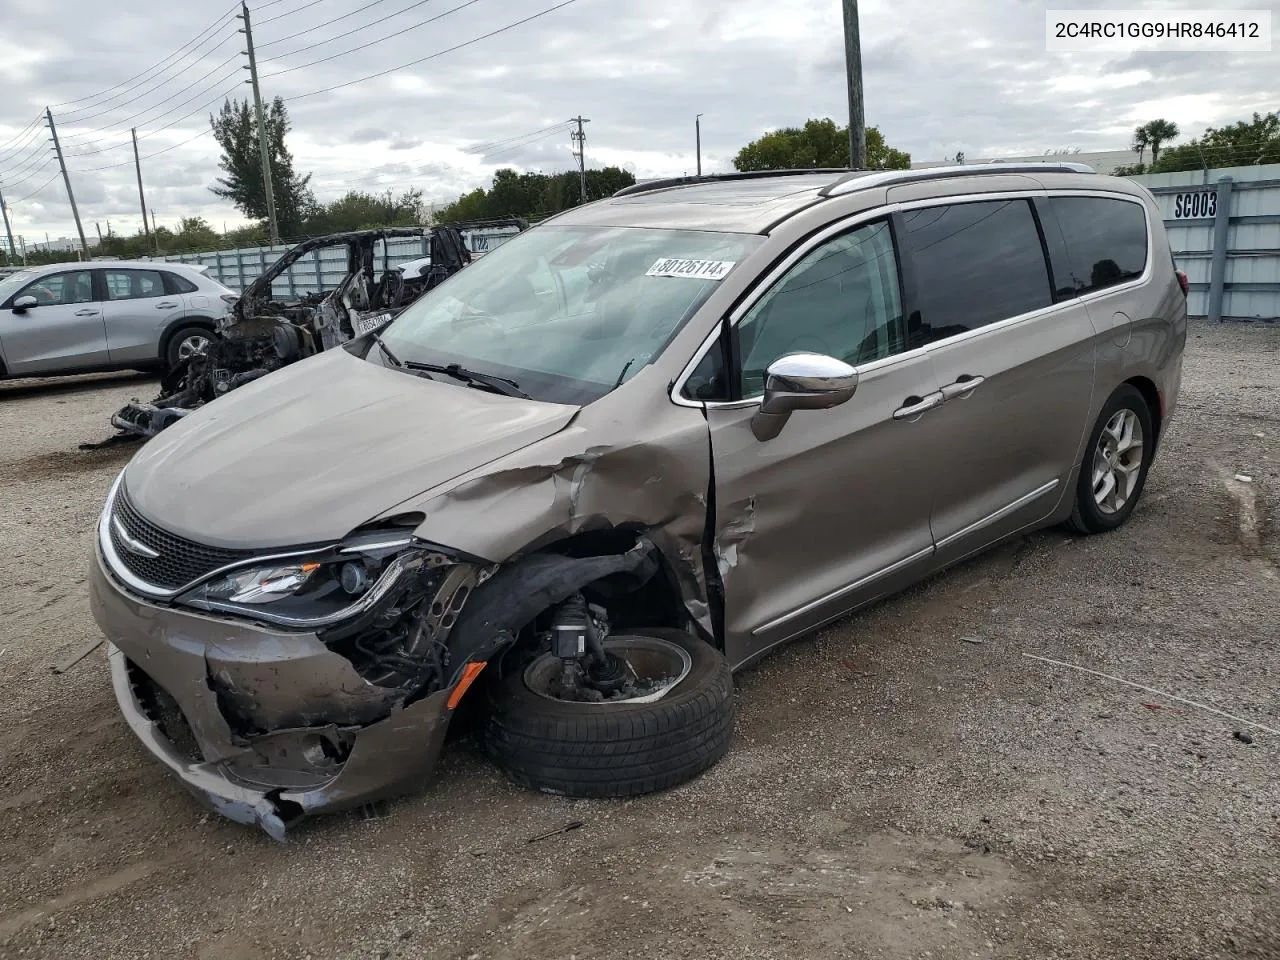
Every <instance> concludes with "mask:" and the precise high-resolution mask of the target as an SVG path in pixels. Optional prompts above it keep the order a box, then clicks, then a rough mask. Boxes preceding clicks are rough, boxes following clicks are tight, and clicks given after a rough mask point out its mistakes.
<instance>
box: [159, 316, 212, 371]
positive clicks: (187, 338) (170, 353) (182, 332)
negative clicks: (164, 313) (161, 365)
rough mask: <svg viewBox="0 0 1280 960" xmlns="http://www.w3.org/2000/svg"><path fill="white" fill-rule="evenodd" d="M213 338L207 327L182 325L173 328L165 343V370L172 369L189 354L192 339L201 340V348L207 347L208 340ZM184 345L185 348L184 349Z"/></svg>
mask: <svg viewBox="0 0 1280 960" xmlns="http://www.w3.org/2000/svg"><path fill="white" fill-rule="evenodd" d="M212 339H213V331H211V330H210V329H209V328H208V327H199V326H191V327H182V328H180V329H178V330H175V331H174V332H173V334H172V336H170V337H169V342H168V343H167V344H166V345H165V350H164V360H165V370H166V371H168V370H172V369H173V368H174V367H176V366H177V365H178V361H180V360H182V359H183V358H184V357H186V356H188V355H189V352H190V349H191V347H192V346H193V345H194V344H193V341H196V340H203V341H204V344H203V346H202V349H204V348H208V346H209V341H210V340H212ZM184 345H186V349H185V350H184Z"/></svg>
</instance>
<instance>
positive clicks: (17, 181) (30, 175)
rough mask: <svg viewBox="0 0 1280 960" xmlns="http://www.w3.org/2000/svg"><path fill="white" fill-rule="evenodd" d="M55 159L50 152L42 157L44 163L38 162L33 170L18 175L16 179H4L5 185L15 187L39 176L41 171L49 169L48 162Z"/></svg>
mask: <svg viewBox="0 0 1280 960" xmlns="http://www.w3.org/2000/svg"><path fill="white" fill-rule="evenodd" d="M55 159H56V158H55V157H54V155H53V154H52V153H50V154H49V156H47V157H45V158H44V163H42V164H40V166H38V167H36V168H35V169H34V170H32V171H31V172H30V173H28V174H27V175H26V176H25V177H20V178H18V179H6V180H5V186H7V187H16V186H17V185H18V184H20V183H26V182H27V181H28V180H31V179H33V178H34V177H38V176H40V174H41V173H42V172H44V171H45V170H48V169H49V164H51V163H53V162H54V160H55Z"/></svg>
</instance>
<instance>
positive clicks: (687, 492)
mask: <svg viewBox="0 0 1280 960" xmlns="http://www.w3.org/2000/svg"><path fill="white" fill-rule="evenodd" d="M645 375H646V372H642V373H641V374H639V375H638V376H645ZM616 396H617V394H610V395H609V396H606V397H605V398H603V399H601V400H599V401H597V402H596V403H594V404H592V405H590V406H589V407H586V408H583V409H582V410H581V411H579V413H578V417H577V418H576V420H575V421H574V423H572V424H570V425H569V426H568V427H566V428H565V429H563V430H561V431H560V432H559V433H557V434H555V435H553V436H550V437H548V438H546V439H545V440H542V441H540V442H538V443H534V444H531V445H530V446H528V447H526V448H524V449H523V450H520V451H518V452H516V453H514V454H511V455H509V456H507V457H504V458H503V459H501V460H499V461H496V462H494V463H491V464H489V465H487V466H485V467H483V468H480V469H478V470H476V471H473V472H472V473H470V474H467V475H464V476H463V477H461V478H459V480H458V481H457V482H455V483H453V484H451V485H450V486H449V487H448V489H446V490H444V491H443V492H435V491H428V492H427V493H426V494H424V495H423V496H422V497H419V498H413V499H412V500H410V501H407V502H406V503H404V504H399V505H397V506H396V508H395V509H396V510H402V509H419V510H421V511H422V512H423V514H424V515H425V516H426V520H425V521H424V522H423V523H422V524H421V525H420V526H419V527H418V529H417V531H416V532H417V534H418V535H419V536H420V537H423V538H424V539H427V540H431V541H433V542H436V543H448V544H450V545H451V546H453V547H456V548H457V549H459V550H461V551H464V552H466V553H468V554H471V555H474V556H478V557H484V558H486V559H488V560H491V561H495V562H502V563H506V562H509V561H511V560H512V559H515V558H518V557H520V556H526V555H529V554H531V553H535V552H537V551H539V550H543V549H546V548H548V547H552V546H553V545H554V544H555V543H557V542H559V541H562V540H566V539H567V538H570V537H573V536H576V535H580V534H583V533H587V532H592V531H607V530H627V529H629V530H634V531H643V533H644V536H645V537H647V538H648V539H649V540H650V541H651V542H652V543H653V544H654V545H655V546H656V547H657V549H658V550H659V551H660V552H661V557H662V559H663V561H664V563H665V566H666V567H667V568H668V569H669V570H670V571H671V573H672V576H673V579H674V580H675V582H676V584H677V585H678V587H679V589H680V592H681V599H682V601H683V604H684V607H685V609H686V612H687V613H688V615H689V616H690V617H691V618H692V619H693V620H694V621H695V622H696V623H697V624H698V625H699V627H700V629H701V630H702V631H703V632H704V633H705V635H706V636H708V637H713V636H715V629H714V626H713V624H712V622H711V621H712V618H711V615H710V610H709V606H708V600H707V578H706V575H705V570H704V564H703V562H702V543H703V537H704V532H705V529H706V521H707V491H708V484H709V482H710V464H709V460H708V456H707V449H708V440H707V426H706V421H705V419H704V418H703V417H702V416H701V414H700V413H699V412H698V411H696V410H691V409H688V408H684V407H677V406H675V405H673V404H667V405H666V406H665V407H659V408H657V409H655V411H654V414H653V417H652V418H651V419H650V420H649V421H648V422H647V425H648V429H647V430H646V431H645V434H644V435H643V436H642V437H641V438H640V439H638V440H637V441H635V442H633V443H629V444H626V445H616V446H606V445H590V446H588V445H586V444H584V443H583V442H582V441H583V439H584V438H585V437H587V436H601V435H605V434H607V432H608V431H607V429H605V430H602V429H600V427H599V425H596V424H592V423H591V422H590V421H591V420H595V419H603V420H606V421H607V420H608V419H610V418H612V417H614V416H615V414H614V413H613V412H612V411H611V410H610V405H611V403H613V402H615V398H616ZM631 416H632V417H633V418H634V413H632V414H631ZM637 478H642V480H641V481H639V482H638V481H637ZM500 575H501V573H499V574H498V575H496V576H495V579H496V578H497V576H500ZM535 612H536V611H535Z"/></svg>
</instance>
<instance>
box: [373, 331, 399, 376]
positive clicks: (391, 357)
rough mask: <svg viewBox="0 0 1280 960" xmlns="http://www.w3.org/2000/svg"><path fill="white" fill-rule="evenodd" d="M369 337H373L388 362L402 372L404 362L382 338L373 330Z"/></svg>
mask: <svg viewBox="0 0 1280 960" xmlns="http://www.w3.org/2000/svg"><path fill="white" fill-rule="evenodd" d="M369 336H370V337H372V338H373V342H374V343H376V344H377V345H378V349H379V350H381V351H382V354H383V356H385V357H386V358H387V359H388V360H390V361H391V365H392V366H393V367H399V368H401V369H402V370H403V369H404V361H403V360H401V359H400V358H399V357H397V356H396V355H395V354H394V353H392V352H391V348H390V347H388V346H387V345H386V343H384V342H383V340H382V338H381V337H380V336H378V335H377V334H376V333H374V332H373V331H372V330H370V331H369Z"/></svg>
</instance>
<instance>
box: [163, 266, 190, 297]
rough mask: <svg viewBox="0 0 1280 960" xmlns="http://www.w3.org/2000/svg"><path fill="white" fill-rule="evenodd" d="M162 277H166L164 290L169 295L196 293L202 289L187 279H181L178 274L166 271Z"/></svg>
mask: <svg viewBox="0 0 1280 960" xmlns="http://www.w3.org/2000/svg"><path fill="white" fill-rule="evenodd" d="M160 275H161V276H162V277H164V288H165V291H166V292H168V293H171V294H172V293H195V292H196V291H197V290H199V289H200V288H199V287H197V286H196V285H195V284H194V283H192V282H191V281H190V280H188V279H187V278H186V277H180V276H178V275H177V274H176V273H168V272H167V271H166V272H164V273H161V274H160Z"/></svg>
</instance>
